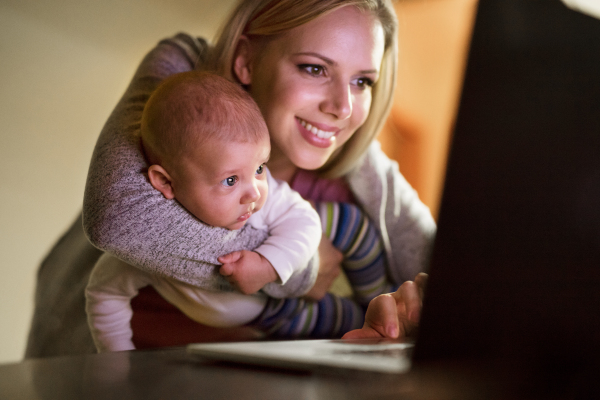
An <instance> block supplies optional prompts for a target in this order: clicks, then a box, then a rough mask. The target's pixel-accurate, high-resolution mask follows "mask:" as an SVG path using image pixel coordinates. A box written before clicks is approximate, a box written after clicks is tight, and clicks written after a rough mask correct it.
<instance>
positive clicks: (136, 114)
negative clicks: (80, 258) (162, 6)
mask: <svg viewBox="0 0 600 400" xmlns="http://www.w3.org/2000/svg"><path fill="white" fill-rule="evenodd" d="M206 50H207V45H206V43H205V42H204V41H201V40H196V39H193V38H191V37H189V36H187V35H183V34H180V35H177V36H175V37H174V38H171V39H167V40H163V41H161V42H160V43H159V44H158V45H157V46H156V47H155V48H154V49H153V50H152V51H150V53H148V55H147V56H146V57H145V58H144V60H143V61H142V63H141V65H140V66H139V68H138V70H137V71H136V73H135V76H134V77H133V80H132V82H131V84H130V85H129V87H128V88H127V90H126V92H125V94H124V95H123V97H122V98H121V100H120V101H119V103H118V104H117V107H116V108H115V110H114V111H113V113H112V114H111V116H110V117H109V119H108V121H107V122H106V125H105V126H104V128H103V130H102V133H101V134H100V137H99V138H98V142H97V144H96V147H95V149H94V153H93V155H92V160H91V164H90V169H89V172H88V178H87V184H86V189H85V196H84V204H83V225H84V229H85V232H86V235H87V236H88V238H89V240H90V241H91V242H92V243H93V244H94V245H95V246H96V247H98V248H100V249H102V250H104V251H106V252H108V253H110V254H112V255H114V256H116V257H117V258H119V259H121V260H123V261H125V262H127V263H129V264H132V265H134V266H136V267H139V268H141V269H142V270H144V271H147V272H150V273H156V274H159V275H163V276H167V277H171V278H174V279H177V280H180V281H183V282H187V283H189V284H192V285H195V286H198V287H202V288H206V289H213V290H216V289H221V290H231V286H230V285H229V283H228V282H227V281H226V280H225V279H224V278H223V277H221V276H220V274H219V273H218V271H216V267H215V264H217V259H216V257H217V256H218V255H222V254H227V253H231V252H233V251H236V250H242V249H248V248H255V247H257V246H258V245H259V244H260V243H262V241H263V240H264V239H265V238H266V232H261V231H258V230H256V229H254V228H252V227H250V226H246V227H244V228H243V229H241V230H239V231H229V230H226V229H221V228H213V227H208V226H207V225H204V224H203V223H201V222H200V221H198V220H197V219H196V218H195V217H194V216H192V215H191V214H190V213H189V212H187V210H185V209H184V208H183V207H182V206H181V205H180V204H179V203H178V202H177V201H175V200H167V199H165V198H164V197H163V196H162V194H160V192H158V191H156V190H155V189H154V188H153V187H152V186H151V185H150V184H149V183H148V180H147V177H146V175H145V173H144V172H145V170H146V169H147V167H148V165H147V163H146V161H145V159H144V157H143V153H142V148H141V142H140V136H139V127H140V120H141V115H142V111H143V109H144V105H145V103H146V101H147V100H148V98H149V96H150V94H151V93H152V91H153V90H154V89H155V88H156V87H157V86H158V84H159V83H160V82H161V81H162V80H164V79H165V78H166V77H168V76H170V75H172V74H175V73H179V72H184V71H189V70H191V69H192V68H194V67H195V64H196V62H200V63H201V62H202V61H203V57H204V56H205V54H206Z"/></svg>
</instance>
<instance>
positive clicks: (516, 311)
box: [188, 0, 600, 386]
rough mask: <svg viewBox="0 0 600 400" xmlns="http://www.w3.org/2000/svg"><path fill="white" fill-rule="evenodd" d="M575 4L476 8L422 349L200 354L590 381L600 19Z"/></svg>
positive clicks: (329, 347)
mask: <svg viewBox="0 0 600 400" xmlns="http://www.w3.org/2000/svg"><path fill="white" fill-rule="evenodd" d="M566 3H570V4H569V6H571V7H574V6H573V4H575V3H578V2H577V1H576V0H570V1H567V0H565V3H563V2H561V1H560V0H535V1H523V0H485V1H481V2H480V4H479V7H478V12H477V17H476V22H475V27H474V33H473V38H472V43H471V48H470V52H469V59H468V63H467V70H466V74H465V80H464V87H463V92H462V97H461V102H460V107H459V113H458V117H457V120H456V124H455V130H454V135H453V141H452V147H451V152H450V156H449V164H448V168H447V176H446V180H445V186H444V191H443V198H442V203H441V208H440V217H439V224H438V225H439V226H438V234H437V237H436V242H435V246H434V249H433V253H432V257H431V262H430V269H429V273H430V277H429V282H428V287H427V294H426V297H425V302H424V306H423V313H422V320H421V325H420V330H419V334H418V336H417V339H416V344H415V346H414V349H412V344H411V343H389V342H385V341H384V342H383V343H363V344H356V343H345V342H343V341H342V342H340V341H328V340H325V341H321V340H319V341H290V342H270V341H268V342H256V343H242V344H239V343H230V344H227V343H218V344H194V345H190V346H189V348H188V349H189V351H190V352H192V353H194V354H199V355H202V356H205V357H209V358H217V359H223V360H228V361H236V360H237V361H240V362H245V363H258V364H266V365H274V366H282V365H283V366H292V367H298V368H302V367H307V368H313V367H314V366H315V365H327V366H333V364H331V362H333V361H331V360H334V361H335V362H337V364H335V367H337V368H355V369H367V370H377V371H378V372H389V373H402V372H405V371H407V370H409V369H410V368H411V363H412V366H413V368H415V367H418V366H419V365H426V364H428V363H432V362H440V361H441V362H444V361H457V362H466V363H472V364H473V365H479V364H485V365H489V366H493V367H495V368H501V369H502V370H503V371H509V372H510V373H511V374H512V375H513V376H521V377H522V379H523V380H525V379H526V380H528V381H530V382H532V385H534V386H535V385H547V384H548V382H559V383H555V384H557V385H559V386H560V385H561V383H560V382H564V385H569V384H570V383H569V382H573V380H574V379H575V380H577V379H579V377H581V376H584V377H585V376H591V375H592V373H591V371H596V368H597V367H598V364H599V362H598V361H599V359H600V356H599V355H600V20H598V19H596V18H594V17H593V16H590V15H587V14H585V13H582V12H580V11H581V10H582V9H585V7H583V8H582V7H579V10H580V11H576V10H574V9H572V8H569V7H568V6H567V4H566ZM580 3H585V1H582V2H580ZM584 6H585V5H584ZM353 346H354V349H355V350H356V353H359V354H360V355H361V357H362V359H361V358H356V357H355V358H352V357H351V353H353V352H354V350H352V348H353ZM369 351H373V352H374V353H375V354H374V355H372V358H369V356H368V352H369ZM413 352H414V354H412V353H413ZM342 355H343V357H342ZM345 357H347V358H348V360H350V361H349V362H347V363H342V362H340V359H342V358H345ZM373 360H374V361H373ZM373 365H376V366H378V367H377V369H373V367H372V366H373Z"/></svg>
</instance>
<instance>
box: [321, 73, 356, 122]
mask: <svg viewBox="0 0 600 400" xmlns="http://www.w3.org/2000/svg"><path fill="white" fill-rule="evenodd" d="M320 108H321V111H322V112H324V113H327V114H331V115H333V116H335V118H336V119H339V120H344V119H347V118H349V117H350V115H352V93H351V92H350V85H346V84H344V83H342V82H332V84H331V85H330V86H329V87H328V89H327V93H326V94H325V99H323V101H322V102H321V107H320Z"/></svg>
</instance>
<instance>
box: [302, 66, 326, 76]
mask: <svg viewBox="0 0 600 400" xmlns="http://www.w3.org/2000/svg"><path fill="white" fill-rule="evenodd" d="M298 68H300V69H301V70H302V71H304V72H306V73H308V74H309V75H312V76H323V74H324V73H325V68H323V67H322V66H321V65H318V64H300V65H299V66H298Z"/></svg>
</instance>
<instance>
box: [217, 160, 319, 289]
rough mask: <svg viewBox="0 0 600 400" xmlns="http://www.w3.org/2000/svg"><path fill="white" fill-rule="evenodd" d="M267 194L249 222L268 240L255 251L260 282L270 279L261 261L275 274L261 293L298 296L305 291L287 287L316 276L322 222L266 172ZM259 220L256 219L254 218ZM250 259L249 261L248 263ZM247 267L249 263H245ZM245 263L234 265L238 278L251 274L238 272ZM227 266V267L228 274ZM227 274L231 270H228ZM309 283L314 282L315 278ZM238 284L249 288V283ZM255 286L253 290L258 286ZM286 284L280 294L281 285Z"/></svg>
mask: <svg viewBox="0 0 600 400" xmlns="http://www.w3.org/2000/svg"><path fill="white" fill-rule="evenodd" d="M267 179H268V183H269V194H268V198H267V201H266V203H265V205H264V206H263V208H262V210H260V212H259V213H257V214H256V215H254V216H253V218H251V223H252V224H253V225H255V226H257V227H259V226H260V225H264V226H266V227H267V229H268V231H269V237H268V238H267V239H266V240H265V241H264V242H263V244H262V245H260V246H259V247H257V248H256V249H255V250H254V251H255V252H256V253H258V255H260V256H261V258H260V260H261V262H262V267H260V268H261V270H262V271H263V272H262V273H263V275H262V276H263V277H266V278H263V279H271V277H272V276H271V275H270V272H271V271H270V270H269V268H268V267H267V265H266V264H264V261H263V260H267V261H268V262H269V264H270V265H271V266H272V268H273V269H274V270H275V271H276V272H277V276H276V279H275V280H272V281H271V282H270V283H266V285H264V287H263V291H264V292H265V293H267V294H268V295H269V296H272V297H299V296H302V295H304V294H305V293H306V291H307V290H308V289H310V287H308V288H302V287H298V288H296V290H295V291H294V290H293V288H290V287H289V284H290V283H291V282H289V280H290V279H291V278H292V277H297V276H301V275H302V274H316V273H317V272H318V267H317V268H313V267H314V266H315V265H316V266H318V257H317V255H316V254H317V248H318V247H319V242H320V241H321V220H320V218H319V216H318V214H317V213H316V211H315V210H314V209H313V208H312V206H311V205H310V203H308V202H307V201H305V200H304V199H302V197H301V196H300V195H299V194H298V193H296V192H295V191H293V190H292V189H291V188H290V187H289V185H288V184H287V183H285V182H281V181H277V180H275V179H273V177H272V176H271V174H270V172H269V171H268V170H267ZM254 217H259V218H254ZM254 258H255V259H257V258H256V257H254ZM251 259H252V256H249V258H248V260H251ZM248 264H249V263H248ZM245 266H246V263H243V264H240V265H238V266H236V267H235V268H231V269H235V270H236V271H238V272H237V274H238V277H240V276H242V275H243V276H245V277H248V276H250V275H251V273H250V272H247V273H246V272H241V271H242V270H243V269H244V268H245ZM229 268H230V267H226V271H228V269H229ZM229 271H230V269H229ZM313 278H314V277H313ZM313 278H311V279H312V282H314V279H313ZM241 281H242V279H238V280H237V284H238V285H244V284H246V285H248V281H246V282H241ZM258 283H259V282H258V281H257V282H256V283H254V286H253V287H252V288H254V287H255V286H256V285H258ZM286 284H287V285H288V287H287V288H286V291H282V290H281V288H282V285H286Z"/></svg>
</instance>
